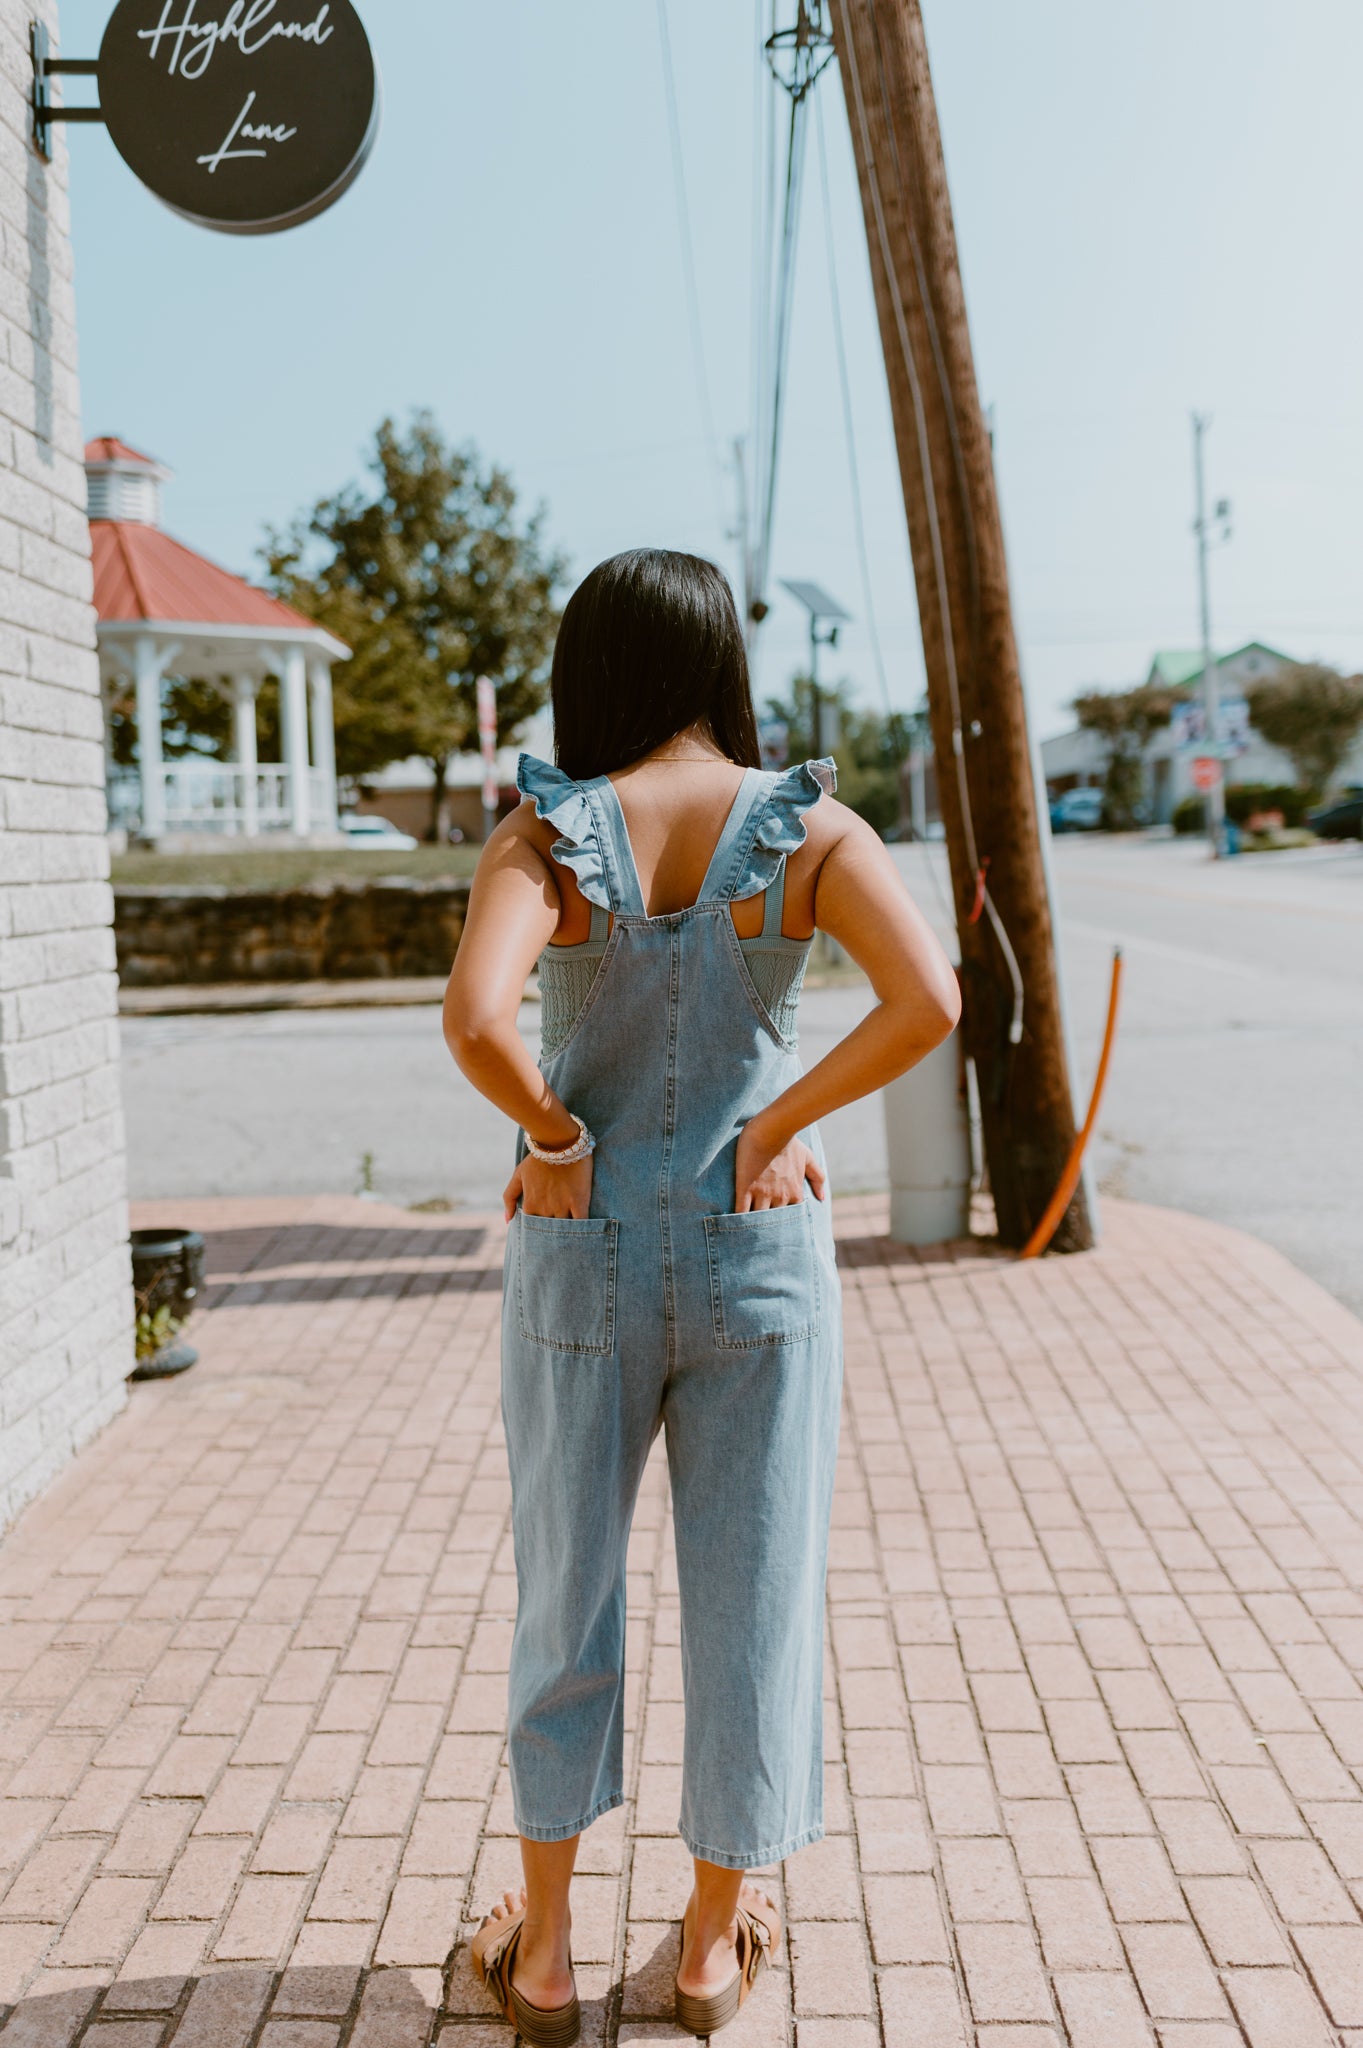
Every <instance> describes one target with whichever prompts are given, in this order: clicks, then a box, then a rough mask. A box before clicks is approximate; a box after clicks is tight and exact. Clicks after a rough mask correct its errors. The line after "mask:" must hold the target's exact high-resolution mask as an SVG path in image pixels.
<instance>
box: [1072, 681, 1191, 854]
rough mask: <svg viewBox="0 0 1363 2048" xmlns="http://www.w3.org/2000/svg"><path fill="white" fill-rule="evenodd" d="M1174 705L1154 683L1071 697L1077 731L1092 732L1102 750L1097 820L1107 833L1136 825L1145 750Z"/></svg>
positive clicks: (1171, 695)
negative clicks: (1100, 801) (1100, 803)
mask: <svg viewBox="0 0 1363 2048" xmlns="http://www.w3.org/2000/svg"><path fill="white" fill-rule="evenodd" d="M1176 701H1177V695H1176V692H1175V691H1173V690H1171V689H1167V688H1165V687H1164V686H1163V685H1162V684H1160V683H1140V684H1138V685H1137V686H1136V688H1135V689H1133V690H1085V691H1083V692H1082V693H1081V694H1080V695H1079V696H1078V697H1076V698H1075V700H1074V712H1075V716H1076V717H1077V719H1078V720H1079V724H1080V726H1081V728H1082V729H1083V730H1084V731H1085V732H1091V733H1094V734H1096V736H1097V737H1098V739H1099V740H1101V742H1102V744H1103V746H1104V747H1105V748H1106V750H1107V765H1106V769H1105V773H1104V777H1103V819H1104V823H1105V824H1106V825H1107V826H1108V828H1109V830H1110V831H1116V832H1122V831H1129V830H1130V829H1131V827H1132V826H1133V825H1136V824H1139V823H1140V817H1141V797H1142V787H1143V783H1144V779H1145V750H1146V748H1147V747H1148V746H1149V744H1150V742H1151V740H1152V739H1153V738H1154V736H1155V734H1156V733H1157V732H1158V731H1159V730H1160V728H1161V727H1162V726H1165V725H1167V724H1168V723H1169V720H1170V717H1171V715H1172V713H1173V709H1174V705H1175V703H1176Z"/></svg>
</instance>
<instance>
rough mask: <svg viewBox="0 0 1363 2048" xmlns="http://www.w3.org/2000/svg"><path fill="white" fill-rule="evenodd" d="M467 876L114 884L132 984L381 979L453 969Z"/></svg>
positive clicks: (122, 961)
mask: <svg viewBox="0 0 1363 2048" xmlns="http://www.w3.org/2000/svg"><path fill="white" fill-rule="evenodd" d="M468 900H469V885H468V883H467V882H466V881H452V882H445V881H441V882H420V881H409V880H405V879H402V878H398V877H395V878H393V879H392V880H387V881H375V882H360V883H345V882H336V883H326V884H321V885H318V886H315V887H310V888H299V889H279V890H262V889H228V888H198V889H193V890H189V889H179V888H173V887H166V886H158V885H155V884H141V883H139V884H136V885H129V886H126V887H121V888H119V889H117V890H116V891H115V892H114V932H115V936H116V939H117V942H118V972H119V978H120V980H121V981H122V983H123V985H124V987H125V988H165V987H172V986H181V987H183V986H184V985H185V984H187V983H197V984H206V983H212V982H230V981H235V982H251V981H374V980H387V979H389V978H396V977H399V976H408V975H427V974H448V973H449V970H450V965H451V962H452V961H453V959H454V955H455V951H456V948H457V947H458V944H459V937H460V934H461V932H462V931H463V929H464V914H465V911H466V910H467V907H468Z"/></svg>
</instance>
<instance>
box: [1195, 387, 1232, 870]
mask: <svg viewBox="0 0 1363 2048" xmlns="http://www.w3.org/2000/svg"><path fill="white" fill-rule="evenodd" d="M1211 423H1212V416H1211V414H1210V413H1207V412H1195V413H1194V414H1193V474H1194V476H1195V478H1196V482H1197V518H1196V519H1195V520H1194V521H1193V532H1194V533H1195V534H1196V535H1197V594H1198V601H1199V603H1200V605H1201V609H1202V716H1203V720H1204V722H1205V724H1206V727H1207V738H1206V748H1207V753H1208V755H1209V756H1210V757H1211V758H1212V759H1213V760H1214V761H1215V762H1216V780H1215V782H1213V784H1212V786H1211V788H1210V789H1208V790H1206V791H1205V792H1204V794H1205V796H1206V800H1207V838H1208V840H1209V841H1210V843H1211V852H1212V859H1213V860H1220V858H1221V856H1222V854H1223V853H1224V852H1225V840H1226V786H1225V769H1224V768H1223V767H1222V765H1221V691H1220V686H1219V682H1218V678H1217V673H1216V656H1215V655H1214V654H1213V653H1212V597H1211V579H1210V576H1209V573H1208V562H1207V557H1208V555H1209V554H1210V552H1211V526H1212V522H1211V521H1210V520H1209V519H1208V518H1207V485H1206V477H1205V474H1204V462H1203V443H1204V441H1205V439H1206V435H1207V429H1208V428H1209V427H1210V425H1211ZM1229 511H1230V508H1229V506H1228V505H1227V504H1226V502H1225V500H1224V499H1223V500H1222V501H1221V502H1220V503H1219V504H1218V506H1217V508H1216V514H1215V517H1216V520H1217V522H1219V523H1220V524H1221V525H1222V526H1224V524H1225V521H1226V519H1227V517H1228V515H1229Z"/></svg>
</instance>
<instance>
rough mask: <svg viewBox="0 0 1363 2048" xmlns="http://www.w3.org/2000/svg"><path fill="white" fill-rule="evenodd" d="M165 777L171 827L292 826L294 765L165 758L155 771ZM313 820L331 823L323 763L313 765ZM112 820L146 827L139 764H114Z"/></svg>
mask: <svg viewBox="0 0 1363 2048" xmlns="http://www.w3.org/2000/svg"><path fill="white" fill-rule="evenodd" d="M157 772H158V774H159V777H160V782H161V791H162V797H161V815H162V823H163V829H164V830H165V831H167V832H203V833H206V834H207V833H221V834H225V835H227V836H229V837H234V838H235V837H240V836H242V835H246V836H251V835H252V834H253V833H261V834H264V833H269V832H292V831H293V830H294V807H293V789H292V774H291V771H290V770H289V769H288V768H286V767H283V766H281V765H280V764H278V763H276V762H267V763H265V764H264V765H263V766H260V767H257V768H254V769H247V768H240V767H237V766H236V765H234V764H233V763H232V762H230V761H165V762H163V763H162V764H161V766H160V768H159V770H158V771H157ZM306 772H307V777H308V798H309V810H310V813H311V815H310V818H309V821H308V822H309V826H310V829H311V830H312V831H314V832H315V831H317V830H318V829H319V828H322V829H325V828H326V827H327V826H328V825H329V824H330V819H329V817H328V811H329V808H330V804H331V791H330V788H329V786H328V778H327V776H326V775H325V774H324V773H323V771H322V770H321V769H318V768H309V769H308V770H307V771H306ZM108 798H109V823H110V825H112V826H114V827H116V828H119V829H121V830H123V831H126V832H132V833H136V832H140V831H141V830H142V828H143V818H142V786H141V780H140V777H139V775H138V773H137V771H136V770H135V769H126V768H119V769H115V770H114V771H113V773H112V774H111V776H110V778H109V784H108Z"/></svg>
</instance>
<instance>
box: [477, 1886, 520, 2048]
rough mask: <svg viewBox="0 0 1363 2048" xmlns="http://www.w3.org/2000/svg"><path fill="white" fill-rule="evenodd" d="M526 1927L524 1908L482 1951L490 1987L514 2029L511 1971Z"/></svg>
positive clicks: (512, 1916)
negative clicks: (522, 1931)
mask: <svg viewBox="0 0 1363 2048" xmlns="http://www.w3.org/2000/svg"><path fill="white" fill-rule="evenodd" d="M524 1925H525V1911H524V1908H522V1910H521V1911H520V1912H519V1913H513V1914H511V1916H510V1917H509V1919H508V1920H507V1922H506V1924H505V1926H504V1927H503V1928H502V1930H501V1932H500V1933H499V1934H498V1935H497V1938H496V1940H495V1941H490V1942H489V1943H488V1945H487V1947H486V1948H485V1949H484V1950H483V1951H482V1962H483V1972H484V1976H485V1977H486V1980H487V1983H488V1986H489V1988H490V1989H491V1990H492V1991H493V1992H494V1993H495V1994H496V1996H497V1998H498V1999H499V2001H500V2003H501V2008H502V2011H503V2013H504V2015H505V2016H506V2018H507V2019H508V2020H510V2021H511V2024H512V2026H513V2027H514V2026H515V2024H516V2020H515V2015H514V2014H513V2012H512V2010H511V1970H512V1965H513V1964H514V1963H515V1960H516V1950H517V1949H518V1948H519V1947H520V1943H521V1930H522V1929H523V1927H524Z"/></svg>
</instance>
